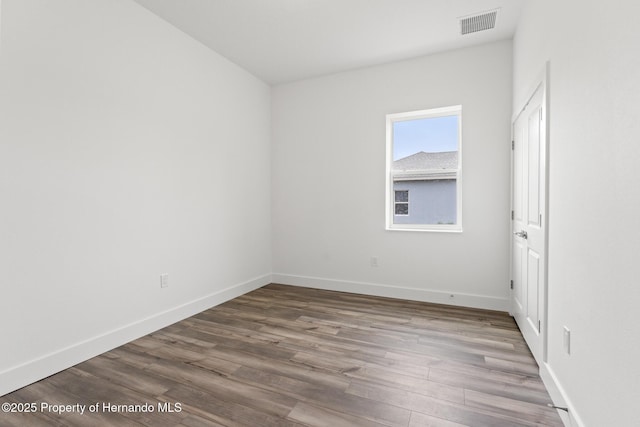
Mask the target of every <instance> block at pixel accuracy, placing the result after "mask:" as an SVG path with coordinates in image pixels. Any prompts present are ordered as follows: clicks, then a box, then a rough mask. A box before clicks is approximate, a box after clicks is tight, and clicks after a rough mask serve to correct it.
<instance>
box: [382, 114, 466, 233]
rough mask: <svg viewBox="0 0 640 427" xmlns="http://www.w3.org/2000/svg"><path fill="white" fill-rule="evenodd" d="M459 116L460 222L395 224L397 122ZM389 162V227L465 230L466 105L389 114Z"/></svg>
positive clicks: (387, 182)
mask: <svg viewBox="0 0 640 427" xmlns="http://www.w3.org/2000/svg"><path fill="white" fill-rule="evenodd" d="M446 116H458V168H457V170H454V171H455V173H456V223H455V224H394V222H393V217H394V214H395V192H394V189H393V172H392V167H393V124H394V123H397V122H401V121H408V120H418V119H427V118H436V117H446ZM386 119H387V120H386V121H387V161H386V192H385V194H386V203H385V221H386V229H387V230H400V231H436V232H452V233H460V232H462V105H452V106H449V107H442V108H432V109H429V110H418V111H409V112H405V113H395V114H387V116H386Z"/></svg>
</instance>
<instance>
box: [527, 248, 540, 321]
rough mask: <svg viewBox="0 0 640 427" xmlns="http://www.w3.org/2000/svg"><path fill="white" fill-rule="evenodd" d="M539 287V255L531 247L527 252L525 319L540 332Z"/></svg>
mask: <svg viewBox="0 0 640 427" xmlns="http://www.w3.org/2000/svg"><path fill="white" fill-rule="evenodd" d="M539 289H540V255H539V254H538V253H537V252H535V251H534V250H532V249H529V250H528V253H527V320H528V321H529V323H530V325H531V327H532V328H533V329H534V330H535V331H536V332H540V328H539V326H540V324H539V323H538V321H539V320H540V317H539V312H538V308H539V305H538V303H539V301H538V290H539Z"/></svg>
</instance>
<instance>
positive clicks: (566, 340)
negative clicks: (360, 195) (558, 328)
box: [562, 326, 571, 354]
mask: <svg viewBox="0 0 640 427" xmlns="http://www.w3.org/2000/svg"><path fill="white" fill-rule="evenodd" d="M562 345H563V347H564V351H565V353H567V354H571V331H570V330H569V328H567V327H566V326H565V327H564V334H563V337H562Z"/></svg>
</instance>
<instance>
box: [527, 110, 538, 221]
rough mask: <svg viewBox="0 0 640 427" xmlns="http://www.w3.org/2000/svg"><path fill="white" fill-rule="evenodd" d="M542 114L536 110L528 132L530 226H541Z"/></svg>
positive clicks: (530, 120) (532, 115)
mask: <svg viewBox="0 0 640 427" xmlns="http://www.w3.org/2000/svg"><path fill="white" fill-rule="evenodd" d="M540 113H541V109H540V108H536V109H535V110H534V111H533V112H532V113H531V115H530V116H529V123H528V130H529V135H528V136H529V138H528V145H529V147H528V153H527V154H528V160H529V164H528V166H529V169H528V172H529V176H528V184H529V188H528V191H527V198H528V205H529V212H528V217H527V218H528V222H529V225H536V226H539V225H540V220H539V218H540V213H541V212H540V124H539V123H540Z"/></svg>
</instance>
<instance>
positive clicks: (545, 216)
mask: <svg viewBox="0 0 640 427" xmlns="http://www.w3.org/2000/svg"><path fill="white" fill-rule="evenodd" d="M549 76H550V62H549V61H546V62H545V64H544V66H543V69H542V71H540V72H539V73H538V74H537V77H536V78H535V80H534V82H533V84H532V85H530V86H529V87H528V89H527V91H526V92H525V96H526V98H525V99H524V100H518V101H516V102H519V104H517V107H518V108H517V109H515V110H514V113H513V115H512V117H511V156H510V157H511V183H510V184H511V186H510V190H511V191H510V207H511V212H510V218H512V219H511V220H510V221H509V278H510V281H511V284H513V242H514V237H513V235H512V229H513V212H514V197H513V195H514V179H515V176H514V158H513V156H514V150H513V144H514V140H515V123H516V120H517V119H518V117H519V116H520V114H522V112H523V111H524V110H525V109H526V108H527V106H528V105H529V102H530V101H531V99H532V98H533V96H534V95H535V93H536V91H537V90H538V88H539V87H542V104H541V107H542V116H543V129H542V130H541V136H544V157H543V158H542V159H541V160H542V162H543V170H544V172H543V173H544V209H543V212H542V223H543V224H544V227H543V228H544V230H543V232H544V257H543V259H542V262H543V265H544V275H543V277H542V288H543V293H544V295H543V298H542V300H541V301H540V304H541V306H540V311H541V312H540V320H541V322H540V340H541V345H542V352H541V358H542V360H539V361H537V362H538V363H539V365H542V364H543V363H546V362H547V349H548V327H547V326H548V317H549V316H548V307H549V303H548V301H549V286H548V283H549V281H548V277H549V164H550V153H549V151H550V150H549V149H550V144H549V141H550V132H549V129H550V126H549V124H550V118H551V116H550V106H549ZM509 314H510V315H511V316H512V317H514V296H513V289H512V288H511V286H510V289H509Z"/></svg>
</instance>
